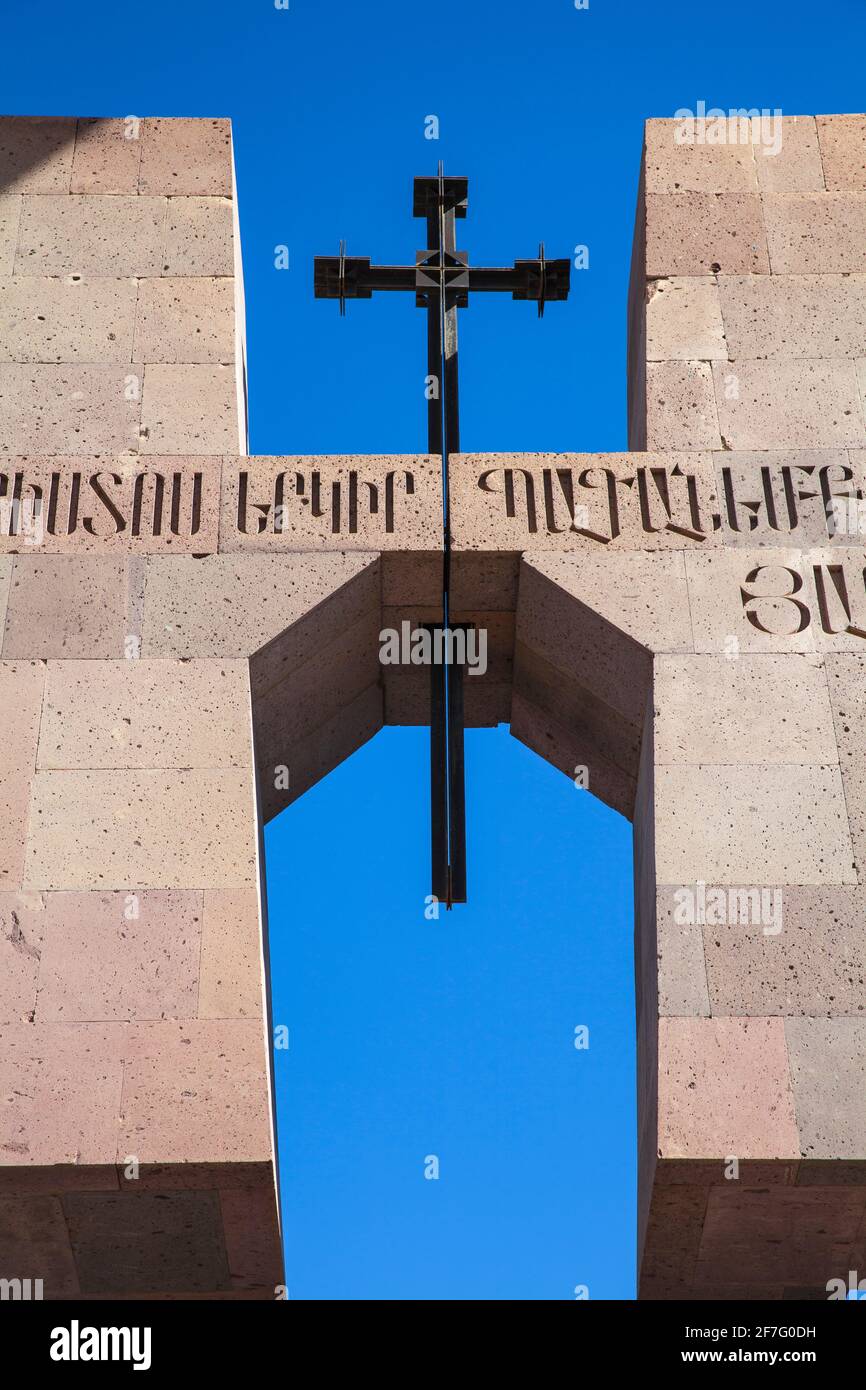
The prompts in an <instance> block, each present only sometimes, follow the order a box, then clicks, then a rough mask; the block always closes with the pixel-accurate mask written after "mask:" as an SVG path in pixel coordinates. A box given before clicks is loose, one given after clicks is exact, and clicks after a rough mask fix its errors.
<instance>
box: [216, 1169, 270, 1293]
mask: <svg viewBox="0 0 866 1390" xmlns="http://www.w3.org/2000/svg"><path fill="white" fill-rule="evenodd" d="M220 1207H221V1209H222V1219H223V1229H224V1231H225V1243H226V1254H227V1257H228V1266H229V1273H230V1276H231V1284H232V1288H233V1289H250V1290H253V1289H255V1290H261V1291H262V1293H263V1295H264V1296H265V1297H270V1298H271V1299H273V1298H274V1296H275V1293H276V1286H277V1285H278V1284H281V1283H282V1281H283V1273H282V1269H283V1254H282V1250H281V1248H280V1226H279V1220H278V1216H277V1202H276V1193H275V1192H274V1190H273V1187H271V1189H270V1190H268V1189H258V1190H249V1189H248V1190H244V1189H243V1188H234V1189H232V1190H230V1191H221V1192H220Z"/></svg>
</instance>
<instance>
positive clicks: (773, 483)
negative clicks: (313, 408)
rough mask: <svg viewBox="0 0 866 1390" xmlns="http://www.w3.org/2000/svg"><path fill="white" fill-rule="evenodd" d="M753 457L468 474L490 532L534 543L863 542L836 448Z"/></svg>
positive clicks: (846, 470) (846, 466) (857, 477)
mask: <svg viewBox="0 0 866 1390" xmlns="http://www.w3.org/2000/svg"><path fill="white" fill-rule="evenodd" d="M675 457H676V456H674V458H675ZM761 457H762V456H760V455H749V456H741V455H733V456H732V455H731V454H724V453H723V454H716V455H693V456H683V458H682V461H680V460H676V461H674V462H671V460H670V459H665V460H664V461H663V462H660V461H658V456H650V455H641V454H637V455H636V454H631V455H602V456H598V457H596V458H593V457H591V456H589V457H586V458H583V459H580V460H579V461H577V462H574V463H572V462H571V461H570V459H569V458H568V457H567V456H564V457H563V459H562V460H561V461H560V460H556V461H552V462H551V463H550V464H547V463H545V464H544V465H541V466H539V465H537V464H536V465H535V466H533V467H521V466H511V467H509V466H505V467H503V466H502V463H501V462H498V463H497V464H496V465H495V466H492V467H482V468H481V469H480V470H479V471H478V474H477V488H478V491H479V492H480V493H481V494H483V495H484V497H485V499H486V501H487V511H488V513H489V514H490V516H491V517H492V518H493V521H494V526H495V532H496V535H497V537H499V536H502V537H504V536H506V535H507V534H512V535H515V536H516V535H518V534H519V533H521V532H522V533H523V534H524V535H525V536H526V537H528V543H529V544H535V545H538V544H539V543H540V544H541V545H544V544H545V543H546V540H547V538H549V537H562V538H563V541H564V547H563V548H567V543H568V539H569V538H573V541H572V543H573V544H576V545H581V544H584V545H585V543H587V542H589V543H595V544H596V545H602V546H611V545H615V544H616V543H617V542H618V543H619V545H620V546H622V545H623V544H625V545H627V546H628V547H629V548H631V547H636V548H655V547H656V546H658V545H666V546H679V547H682V546H683V545H684V543H692V544H694V545H696V546H699V547H703V546H706V545H710V546H712V545H719V544H721V545H755V544H759V545H761V544H764V545H775V546H779V545H788V544H791V543H794V544H797V543H804V542H808V543H809V544H817V545H820V544H825V543H827V542H828V541H837V542H839V541H841V542H846V541H847V542H852V543H856V542H857V541H858V539H859V540H860V543H863V541H864V540H866V503H864V483H866V480H864V478H863V475H862V469H861V468H859V467H855V465H854V464H853V463H852V462H851V461H850V460H849V458H848V456H847V454H846V453H845V452H844V451H827V453H826V454H825V455H824V456H822V455H820V454H817V453H815V452H813V453H810V454H807V455H805V456H802V457H801V458H799V459H797V458H795V459H794V460H793V461H792V460H791V459H790V458H789V457H788V456H786V455H779V456H771V457H772V462H769V463H768V462H756V461H755V460H759V459H760V458H761ZM763 458H765V459H766V458H767V456H766V455H764V456H763ZM641 459H644V460H646V462H643V463H641V462H639V460H641ZM732 459H733V460H734V461H731V460H732ZM475 462H476V463H477V460H475ZM472 510H473V512H474V513H475V514H477V513H478V510H479V509H478V507H477V505H476V507H474V508H473V509H472Z"/></svg>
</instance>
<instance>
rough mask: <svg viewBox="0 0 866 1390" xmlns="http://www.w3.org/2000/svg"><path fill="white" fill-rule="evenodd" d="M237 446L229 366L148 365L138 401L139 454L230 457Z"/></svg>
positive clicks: (231, 368)
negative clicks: (220, 455)
mask: <svg viewBox="0 0 866 1390" xmlns="http://www.w3.org/2000/svg"><path fill="white" fill-rule="evenodd" d="M239 445H240V440H239V436H238V421H237V395H236V381H235V372H234V367H232V366H227V365H224V364H222V363H221V364H218V365H215V364H212V363H192V364H187V363H184V364H179V363H168V364H166V365H163V364H162V363H149V364H148V366H147V367H145V369H144V391H143V396H142V401H141V440H140V444H139V448H140V452H141V453H142V454H165V453H169V452H171V450H176V452H177V453H179V454H230V453H233V452H234V450H236V449H237V448H238V447H239Z"/></svg>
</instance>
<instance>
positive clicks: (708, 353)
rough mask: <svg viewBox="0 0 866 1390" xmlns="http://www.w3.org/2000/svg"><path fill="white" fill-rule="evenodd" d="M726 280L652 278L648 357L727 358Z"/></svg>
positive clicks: (653, 360)
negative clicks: (722, 297)
mask: <svg viewBox="0 0 866 1390" xmlns="http://www.w3.org/2000/svg"><path fill="white" fill-rule="evenodd" d="M726 283H727V277H722V279H721V280H718V281H717V280H716V279H715V278H711V277H706V276H698V275H696V276H680V277H677V278H674V279H671V280H654V281H653V282H652V283H651V285H650V286H649V289H648V300H647V328H646V333H647V349H646V350H647V361H648V362H665V361H669V360H671V359H673V358H679V359H682V360H684V361H689V360H695V359H701V360H703V361H710V360H711V359H713V358H719V359H720V360H722V361H724V360H726V359H727V357H728V347H727V344H726V342H725V328H724V325H723V323H722V311H721V306H720V302H719V289H720V286H722V285H724V284H726ZM757 283H759V284H763V283H764V281H763V280H757ZM665 447H667V442H666V445H665Z"/></svg>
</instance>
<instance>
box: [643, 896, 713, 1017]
mask: <svg viewBox="0 0 866 1390" xmlns="http://www.w3.org/2000/svg"><path fill="white" fill-rule="evenodd" d="M676 891H677V888H676V887H675V886H673V885H672V886H666V885H665V886H663V885H659V887H658V890H657V894H656V942H657V947H658V1011H659V1016H660V1017H666V1016H674V1017H676V1016H685V1017H687V1018H702V1017H703V1018H708V1017H709V1014H710V999H709V994H708V992H707V971H706V966H705V964H704V939H703V933H702V930H701V926H700V924H699V923H698V922H679V921H677V920H676V918H675V912H676V909H677V906H678V901H677V899H676V898H675V896H674V894H675V893H676Z"/></svg>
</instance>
